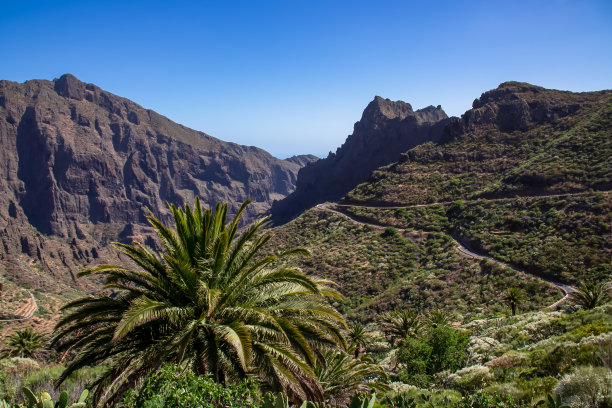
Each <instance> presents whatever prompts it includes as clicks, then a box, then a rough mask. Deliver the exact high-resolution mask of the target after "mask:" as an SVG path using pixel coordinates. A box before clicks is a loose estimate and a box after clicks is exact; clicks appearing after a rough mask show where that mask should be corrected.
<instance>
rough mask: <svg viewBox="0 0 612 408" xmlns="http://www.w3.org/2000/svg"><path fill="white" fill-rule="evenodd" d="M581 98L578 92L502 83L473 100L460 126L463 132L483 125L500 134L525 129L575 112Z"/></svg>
mask: <svg viewBox="0 0 612 408" xmlns="http://www.w3.org/2000/svg"><path fill="white" fill-rule="evenodd" d="M583 99H584V97H583V96H581V94H580V93H572V92H568V91H558V90H554V89H545V88H542V87H539V86H535V85H531V84H528V83H525V82H515V81H511V82H504V83H502V84H500V85H499V86H498V87H497V88H496V89H493V90H490V91H487V92H485V93H483V94H482V95H481V96H480V98H477V99H475V100H474V102H473V103H472V109H470V110H469V111H467V112H466V113H465V114H464V115H463V116H462V126H463V128H464V129H465V130H470V129H473V128H474V127H475V126H478V125H483V124H489V125H495V126H497V127H498V128H499V129H500V130H502V131H514V130H525V129H528V128H529V127H531V126H534V125H537V124H542V123H548V122H552V121H555V120H557V119H559V118H562V117H565V116H568V115H571V114H573V113H575V112H576V111H577V110H578V109H579V108H580V106H581V105H582V104H583V103H584V102H585V101H584V100H583Z"/></svg>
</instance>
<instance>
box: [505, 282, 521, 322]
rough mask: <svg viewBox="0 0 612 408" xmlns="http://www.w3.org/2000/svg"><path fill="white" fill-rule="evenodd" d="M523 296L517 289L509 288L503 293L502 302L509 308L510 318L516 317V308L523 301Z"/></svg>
mask: <svg viewBox="0 0 612 408" xmlns="http://www.w3.org/2000/svg"><path fill="white" fill-rule="evenodd" d="M524 298H525V296H524V295H523V292H522V291H521V290H520V289H519V288H510V289H508V290H507V291H506V292H505V293H504V297H503V300H504V302H506V303H507V304H508V306H510V309H511V310H512V316H516V308H517V307H518V305H519V303H521V302H522V301H523V300H524Z"/></svg>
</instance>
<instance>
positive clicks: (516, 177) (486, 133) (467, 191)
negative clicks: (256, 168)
mask: <svg viewBox="0 0 612 408" xmlns="http://www.w3.org/2000/svg"><path fill="white" fill-rule="evenodd" d="M611 98H612V91H600V92H585V93H572V92H564V91H556V90H549V89H544V88H541V87H537V86H533V85H529V84H524V83H519V82H506V83H503V84H501V85H500V86H499V87H498V88H497V89H495V90H492V91H489V92H486V93H484V94H483V95H482V96H481V97H480V98H479V99H476V100H475V101H474V108H473V109H471V110H469V111H467V112H466V113H465V114H464V115H463V116H462V117H461V119H453V120H452V121H451V123H450V124H449V125H448V127H447V132H448V133H449V135H450V136H451V138H450V140H449V141H448V142H446V143H439V144H433V143H432V144H424V145H421V146H419V147H416V148H414V149H412V150H410V151H409V152H406V153H405V154H403V155H402V158H401V159H400V161H399V162H397V163H394V164H392V165H390V166H388V167H385V168H382V169H379V170H377V171H376V172H374V173H373V175H372V177H371V178H370V179H369V180H368V182H367V183H365V184H363V185H361V186H358V187H357V188H355V189H354V190H353V191H351V192H350V193H349V194H347V196H346V199H345V200H344V202H354V203H365V202H369V203H378V204H381V205H389V204H393V203H397V204H424V203H432V202H439V201H450V200H456V199H460V198H475V197H489V198H491V197H496V196H499V197H505V196H512V195H537V194H545V193H562V192H578V191H585V190H588V189H589V188H593V189H608V188H609V187H610V180H611V179H612V172H611V169H610V160H609V158H610V157H611V155H612V147H611V143H612V142H611V140H612V138H611V135H612V129H611V128H610V121H611V118H610V111H611V109H612V105H611Z"/></svg>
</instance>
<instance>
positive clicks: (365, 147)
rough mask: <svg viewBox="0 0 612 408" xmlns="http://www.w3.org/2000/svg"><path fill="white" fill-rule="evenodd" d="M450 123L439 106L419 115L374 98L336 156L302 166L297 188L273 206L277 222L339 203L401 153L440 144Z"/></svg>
mask: <svg viewBox="0 0 612 408" xmlns="http://www.w3.org/2000/svg"><path fill="white" fill-rule="evenodd" d="M447 123H448V116H447V115H446V113H444V111H443V110H442V108H441V107H440V106H438V107H433V106H428V107H426V108H424V109H421V110H418V111H416V112H415V111H413V110H412V106H411V105H410V104H409V103H406V102H402V101H391V100H390V99H384V98H381V97H379V96H377V97H375V98H374V100H373V101H372V102H370V103H369V104H368V106H367V107H366V108H365V110H364V111H363V114H362V116H361V120H360V121H359V122H357V123H355V127H354V129H353V134H352V135H349V136H348V137H347V139H346V141H345V142H344V144H342V146H341V147H339V148H338V149H337V150H336V153H335V154H333V153H330V155H329V156H328V157H327V158H325V159H322V160H319V161H316V162H314V163H312V164H309V165H307V166H305V167H302V169H301V170H300V172H299V173H298V179H297V182H296V190H295V191H294V192H293V193H292V194H291V195H289V196H288V197H286V198H285V199H283V200H281V201H277V202H275V203H274V205H273V206H272V216H273V218H274V219H275V220H276V221H277V222H282V221H284V220H287V219H290V218H292V217H294V216H295V215H297V214H299V212H301V211H303V210H306V209H308V208H310V207H311V206H313V205H315V204H317V203H321V202H324V201H335V200H338V199H340V198H341V197H342V196H344V195H345V194H346V193H347V192H348V191H350V190H351V189H352V188H354V187H355V186H356V185H357V184H359V183H362V182H364V181H366V180H367V179H368V177H369V176H370V174H371V173H372V171H373V170H375V169H377V168H379V167H381V166H384V165H387V164H389V163H392V162H394V161H397V160H398V159H399V157H400V156H399V155H400V153H402V152H405V151H406V150H408V149H411V148H412V147H414V146H416V145H418V144H421V143H425V142H431V141H438V140H440V139H441V138H442V136H443V134H444V126H445V125H446V124H447Z"/></svg>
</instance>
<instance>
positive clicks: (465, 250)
mask: <svg viewBox="0 0 612 408" xmlns="http://www.w3.org/2000/svg"><path fill="white" fill-rule="evenodd" d="M566 195H576V194H564V195H550V196H543V197H561V196H566ZM436 204H445V203H433V204H417V205H409V206H397V207H383V206H381V207H376V206H360V205H354V204H350V205H349V204H336V203H323V204H318V205H316V207H317V208H319V209H322V210H325V211H331V212H333V213H336V214H339V215H341V216H344V217H346V218H348V219H350V220H351V221H353V222H354V223H357V224H361V225H369V226H371V227H374V228H386V227H389V226H390V225H383V224H373V223H371V222H366V221H363V220H360V219H357V218H354V217H352V216H350V215H348V214H346V213H344V212H342V211H340V210H339V208H349V207H359V208H368V209H398V208H411V207H425V206H428V205H436ZM394 228H395V227H394ZM399 229H401V228H399ZM446 235H447V236H448V237H450V238H451V239H452V240H453V241H454V242H455V245H456V247H457V250H458V251H459V252H460V253H462V254H463V255H464V256H467V257H470V258H476V259H487V260H489V261H491V262H495V263H496V264H498V265H500V266H502V267H504V268H510V269H512V270H514V271H516V272H517V273H519V274H524V275H529V276H533V277H535V278H537V279H540V280H541V281H543V282H546V283H548V284H549V285H552V286H555V287H556V288H558V289H559V290H561V291H562V292H563V294H564V295H565V296H563V298H562V299H560V300H558V301H556V302H555V303H553V304H552V305H549V306H548V308H550V309H555V308H557V307H558V306H559V305H561V304H562V303H563V302H565V301H566V300H567V299H568V298H569V295H570V293H572V292H575V291H576V288H574V287H573V286H570V285H566V284H563V283H559V282H555V281H551V280H548V279H545V278H543V277H541V276H538V275H534V274H533V273H529V272H527V271H524V270H521V269H519V268H516V267H514V266H512V265H509V264H507V263H505V262H502V261H499V260H497V259H495V258H491V257H490V256H487V255H483V254H479V253H478V252H475V251H474V250H472V249H470V248H469V247H468V246H467V245H466V244H465V243H463V242H461V241H460V239H458V238H457V237H454V236H452V235H450V234H446Z"/></svg>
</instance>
